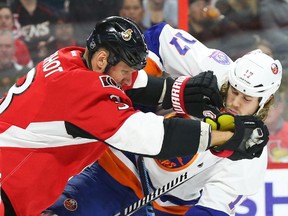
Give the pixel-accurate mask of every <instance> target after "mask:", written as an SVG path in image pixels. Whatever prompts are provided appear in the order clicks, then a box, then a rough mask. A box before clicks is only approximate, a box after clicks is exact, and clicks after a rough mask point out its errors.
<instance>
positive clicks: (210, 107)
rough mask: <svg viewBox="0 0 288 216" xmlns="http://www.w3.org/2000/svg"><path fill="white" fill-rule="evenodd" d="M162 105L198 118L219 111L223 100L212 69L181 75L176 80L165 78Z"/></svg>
mask: <svg viewBox="0 0 288 216" xmlns="http://www.w3.org/2000/svg"><path fill="white" fill-rule="evenodd" d="M162 107H163V108H164V109H170V108H172V107H173V109H174V111H175V112H177V113H180V114H185V113H187V114H189V115H192V116H195V117H198V118H203V117H205V116H207V115H208V116H209V114H207V113H209V112H213V113H214V114H218V113H219V109H221V108H222V107H223V101H222V98H221V96H220V92H219V89H218V84H217V78H216V76H215V75H213V72H212V71H207V72H202V73H200V74H198V75H196V76H194V77H186V76H181V77H178V78H177V79H176V80H173V79H172V78H167V79H166V93H165V97H164V100H163V104H162Z"/></svg>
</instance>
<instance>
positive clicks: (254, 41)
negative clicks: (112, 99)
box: [0, 0, 288, 163]
mask: <svg viewBox="0 0 288 216" xmlns="http://www.w3.org/2000/svg"><path fill="white" fill-rule="evenodd" d="M188 4H189V5H187V8H188V14H187V17H188V19H187V20H188V29H187V30H188V32H190V33H191V34H192V35H193V36H194V37H195V38H197V39H198V40H200V41H201V42H202V43H204V44H205V45H206V46H208V47H211V48H216V49H220V50H222V51H224V52H226V53H227V54H228V55H229V56H230V57H231V58H232V59H234V60H235V59H237V58H238V57H240V56H242V55H243V54H244V53H246V52H248V51H249V50H253V49H255V48H260V49H261V50H262V51H263V52H265V53H267V54H269V55H271V56H273V57H274V58H275V59H279V60H280V62H281V63H282V65H283V83H282V87H281V90H280V93H279V95H277V97H276V98H277V99H276V100H275V104H274V108H273V109H272V111H271V112H270V114H269V116H268V118H267V120H266V123H267V125H268V127H269V130H270V134H271V138H270V142H271V145H269V148H270V154H269V157H270V162H275V163H278V162H287V163H288V133H287V132H288V112H287V111H285V110H286V107H287V104H288V88H287V87H286V86H287V77H288V16H287V13H288V0H189V1H188ZM110 15H120V16H125V17H129V18H131V19H133V20H134V21H136V22H137V23H138V24H139V26H140V27H141V28H142V30H143V31H145V30H146V29H147V28H149V27H150V26H151V25H153V24H155V23H159V22H163V21H165V22H167V23H169V24H170V25H171V26H173V27H178V0H84V1H79V0H6V1H4V0H0V94H1V95H3V94H5V92H6V91H7V90H8V89H9V88H10V87H11V85H13V83H14V82H15V81H16V80H17V79H18V78H19V77H20V76H22V75H23V74H25V73H27V71H28V70H29V69H31V68H32V67H33V66H35V65H36V64H37V63H38V62H39V61H41V60H42V59H43V58H45V57H47V56H48V55H50V54H52V53H53V52H55V51H56V50H58V49H60V48H62V47H66V46H85V41H86V37H87V35H89V33H90V30H91V29H92V28H93V27H94V25H95V23H96V21H97V20H101V19H103V18H105V17H107V16H110Z"/></svg>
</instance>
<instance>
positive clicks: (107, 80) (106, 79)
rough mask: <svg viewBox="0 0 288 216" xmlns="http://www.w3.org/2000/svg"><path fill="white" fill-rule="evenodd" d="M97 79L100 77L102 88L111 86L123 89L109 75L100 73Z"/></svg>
mask: <svg viewBox="0 0 288 216" xmlns="http://www.w3.org/2000/svg"><path fill="white" fill-rule="evenodd" d="M99 79H100V81H101V83H102V86H103V87H104V88H105V87H112V88H116V89H120V90H122V91H123V89H122V88H121V86H119V85H118V83H117V82H116V81H115V80H114V79H113V78H112V77H111V76H108V75H101V76H99Z"/></svg>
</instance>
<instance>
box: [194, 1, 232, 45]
mask: <svg viewBox="0 0 288 216" xmlns="http://www.w3.org/2000/svg"><path fill="white" fill-rule="evenodd" d="M237 30H238V28H237V26H236V25H235V24H234V23H232V22H229V20H227V19H226V18H225V17H224V16H223V15H222V14H221V13H220V11H219V10H218V9H217V8H216V7H214V6H213V5H211V4H210V0H189V33H190V34H192V35H193V36H194V37H195V38H197V39H198V40H200V41H202V42H204V44H205V43H207V42H208V41H210V40H213V39H220V37H224V36H225V35H228V34H231V32H233V33H235V32H237ZM214 47H216V48H221V47H219V44H218V45H217V44H215V45H214Z"/></svg>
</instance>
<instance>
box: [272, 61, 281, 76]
mask: <svg viewBox="0 0 288 216" xmlns="http://www.w3.org/2000/svg"><path fill="white" fill-rule="evenodd" d="M271 71H272V73H273V74H278V72H279V69H278V66H277V64H275V63H273V64H272V65H271Z"/></svg>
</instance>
